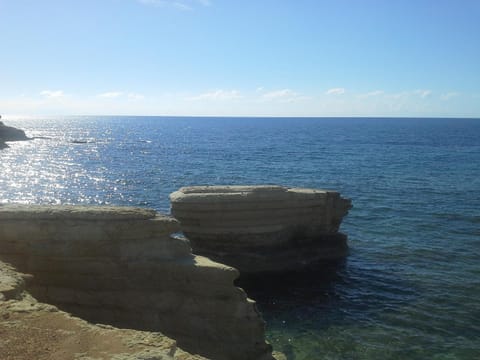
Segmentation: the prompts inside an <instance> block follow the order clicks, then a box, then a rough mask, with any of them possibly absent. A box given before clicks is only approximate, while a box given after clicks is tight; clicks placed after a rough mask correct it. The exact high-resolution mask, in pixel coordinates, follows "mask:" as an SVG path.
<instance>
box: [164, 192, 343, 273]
mask: <svg viewBox="0 0 480 360" xmlns="http://www.w3.org/2000/svg"><path fill="white" fill-rule="evenodd" d="M170 200H171V209H172V214H173V216H175V217H176V218H177V219H178V220H179V221H180V222H181V227H182V230H183V233H184V234H185V236H186V237H187V238H188V239H189V240H190V241H191V244H192V247H193V250H194V252H195V253H198V254H201V255H204V256H208V257H209V258H211V259H214V260H215V261H219V262H222V263H225V264H228V265H231V266H234V267H235V268H237V269H239V270H240V271H241V272H242V273H243V272H245V273H254V272H263V271H288V270H295V269H298V268H301V267H306V266H309V265H311V264H313V263H315V262H317V261H319V260H326V259H337V258H340V257H343V256H345V255H346V253H347V250H348V248H347V242H346V240H347V238H346V236H345V235H344V234H342V233H339V232H338V229H339V226H340V223H341V221H342V219H343V217H344V216H345V215H346V214H347V212H348V210H349V209H350V208H351V201H350V200H349V199H344V198H342V197H341V196H340V194H339V193H338V192H336V191H330V190H317V189H304V188H286V187H282V186H273V185H272V186H270V185H263V186H192V187H184V188H181V189H180V190H178V191H176V192H174V193H172V194H171V195H170Z"/></svg>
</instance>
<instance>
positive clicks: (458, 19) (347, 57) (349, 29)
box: [0, 0, 480, 118]
mask: <svg viewBox="0 0 480 360" xmlns="http://www.w3.org/2000/svg"><path fill="white" fill-rule="evenodd" d="M479 19H480V0H395V1H392V0H241V1H234V0H81V1H79V0H0V46H1V47H0V114H2V115H3V116H4V118H8V116H12V117H13V116H25V115H31V116H37V115H178V116H379V117H410V116H414V117H475V118H480V20H479Z"/></svg>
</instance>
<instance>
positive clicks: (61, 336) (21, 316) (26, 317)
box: [0, 262, 206, 360]
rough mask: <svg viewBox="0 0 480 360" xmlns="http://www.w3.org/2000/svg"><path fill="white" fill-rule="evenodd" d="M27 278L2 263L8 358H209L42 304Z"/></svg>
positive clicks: (0, 298) (2, 348)
mask: <svg viewBox="0 0 480 360" xmlns="http://www.w3.org/2000/svg"><path fill="white" fill-rule="evenodd" d="M25 278H30V277H29V276H26V275H24V274H20V273H18V272H16V271H15V269H14V268H12V267H11V266H8V265H6V264H4V263H2V262H0V335H1V336H0V358H1V359H2V360H31V359H36V360H93V359H96V360H100V359H104V360H110V359H116V360H140V359H152V360H153V359H155V360H174V359H175V360H202V359H203V360H206V358H204V357H202V356H199V355H192V354H189V353H187V352H185V351H183V350H182V349H180V348H178V347H177V344H176V341H175V340H172V339H170V338H169V337H167V336H165V335H163V334H161V333H159V332H144V331H136V330H129V329H116V328H113V327H111V326H101V325H93V324H89V323H87V322H86V321H84V320H81V319H79V318H76V317H74V316H71V315H70V314H67V313H65V312H63V311H60V310H59V309H58V308H56V307H54V306H52V305H47V304H42V303H39V302H38V301H37V300H36V299H34V298H33V297H32V296H30V295H29V294H28V292H26V291H25V288H26V286H25V281H24V280H25Z"/></svg>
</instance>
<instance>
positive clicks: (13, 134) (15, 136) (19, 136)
mask: <svg viewBox="0 0 480 360" xmlns="http://www.w3.org/2000/svg"><path fill="white" fill-rule="evenodd" d="M20 140H30V138H28V137H27V135H25V132H24V131H23V130H20V129H16V128H14V127H12V126H6V125H5V124H4V123H3V122H2V121H0V149H3V148H5V147H7V144H5V142H6V141H20Z"/></svg>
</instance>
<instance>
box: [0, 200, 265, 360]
mask: <svg viewBox="0 0 480 360" xmlns="http://www.w3.org/2000/svg"><path fill="white" fill-rule="evenodd" d="M179 230H180V227H179V224H178V221H177V220H175V219H173V218H171V217H168V216H162V215H159V214H156V213H155V212H153V211H151V210H143V209H131V208H102V207H99V208H95V207H93V208H92V207H71V206H66V207H63V206H60V207H44V206H10V205H3V206H0V260H3V261H7V262H9V263H11V264H13V265H14V266H15V267H16V268H17V269H18V270H19V271H22V272H24V273H28V274H32V275H33V276H34V277H33V279H32V280H31V281H30V282H29V284H28V286H27V290H28V291H29V292H30V293H31V294H32V295H33V296H34V297H35V298H36V299H37V300H39V301H41V302H44V303H49V304H54V305H56V306H58V307H59V308H60V309H62V310H65V311H67V312H69V313H72V314H74V315H75V316H79V317H81V318H82V319H85V320H88V321H90V322H93V323H103V324H110V325H114V326H116V327H120V328H134V329H138V330H148V331H155V332H156V331H160V332H161V333H163V334H165V335H166V336H168V337H170V338H174V339H176V341H177V343H178V345H179V346H180V347H181V348H182V349H185V350H187V351H189V352H191V353H199V354H202V355H204V356H207V357H208V358H212V359H218V360H223V359H225V360H244V359H248V360H260V359H262V360H263V359H265V360H267V359H272V355H271V351H272V349H271V346H270V345H269V344H267V343H266V342H265V338H264V322H263V320H262V319H261V316H260V315H259V313H258V311H257V309H256V306H255V303H254V301H252V300H250V299H248V298H247V295H246V294H245V292H244V291H243V290H241V289H239V288H236V287H235V286H233V281H234V280H235V279H236V278H237V277H238V275H239V273H238V271H237V270H236V269H234V268H232V267H230V266H226V265H222V264H219V263H216V262H213V261H211V260H209V259H207V258H204V257H201V256H195V255H193V254H192V253H191V248H190V244H189V242H188V241H186V240H184V239H180V238H175V237H172V236H171V234H172V233H174V232H178V231H179ZM12 281H15V280H12ZM5 283H6V284H7V282H5ZM10 292H11V293H12V294H13V293H14V291H13V292H12V291H11V290H10ZM9 296H13V295H9ZM15 296H16V295H15Z"/></svg>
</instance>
